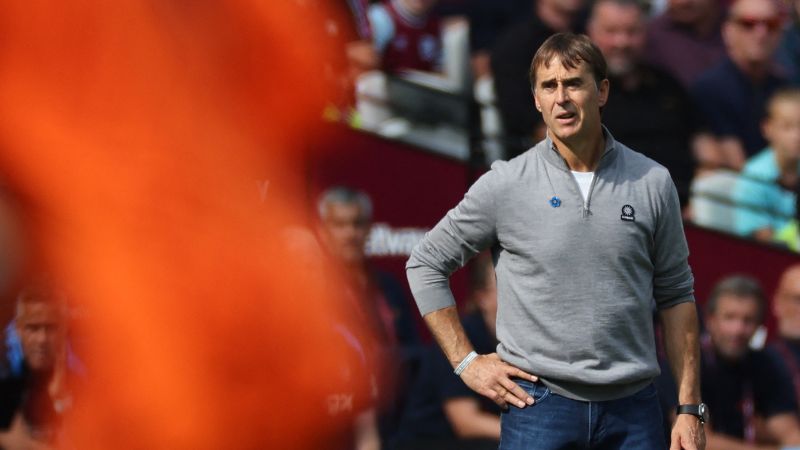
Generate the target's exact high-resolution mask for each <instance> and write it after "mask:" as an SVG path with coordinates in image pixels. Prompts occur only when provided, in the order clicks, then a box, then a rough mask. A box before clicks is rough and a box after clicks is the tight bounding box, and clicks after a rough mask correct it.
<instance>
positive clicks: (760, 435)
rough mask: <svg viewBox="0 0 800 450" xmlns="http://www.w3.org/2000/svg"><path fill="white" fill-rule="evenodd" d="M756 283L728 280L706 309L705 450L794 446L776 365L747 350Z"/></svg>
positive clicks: (760, 305) (758, 319) (760, 310)
mask: <svg viewBox="0 0 800 450" xmlns="http://www.w3.org/2000/svg"><path fill="white" fill-rule="evenodd" d="M764 311H765V301H764V295H763V292H762V290H761V287H760V286H759V285H758V282H757V281H755V280H753V279H751V278H748V277H742V276H731V277H728V278H725V279H724V280H722V281H721V282H720V283H718V284H717V285H716V286H715V288H714V290H713V292H712V294H711V297H710V298H709V300H708V302H707V303H706V328H707V330H708V335H707V336H705V337H704V339H703V344H702V349H703V351H702V359H703V363H702V370H701V380H702V381H701V386H702V391H703V397H704V399H705V400H706V402H708V405H709V408H710V409H711V412H712V413H711V421H710V422H709V424H707V428H706V437H707V439H708V447H707V448H708V449H709V450H755V449H764V448H776V447H769V446H767V445H775V444H781V445H783V446H789V445H794V446H796V445H800V425H798V421H797V417H796V416H795V412H796V408H797V404H796V403H795V401H794V395H793V393H794V391H793V389H792V386H791V383H790V381H789V378H788V374H787V373H786V372H785V371H784V370H783V368H782V367H781V365H780V362H779V360H776V359H774V358H770V357H769V355H767V354H766V353H765V352H761V351H754V350H751V349H750V347H749V343H750V339H751V338H752V337H753V334H754V333H755V332H756V330H757V329H758V327H759V325H761V324H762V323H763V320H764Z"/></svg>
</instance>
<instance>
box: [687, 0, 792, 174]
mask: <svg viewBox="0 0 800 450" xmlns="http://www.w3.org/2000/svg"><path fill="white" fill-rule="evenodd" d="M782 26H783V18H782V17H781V13H780V9H779V7H778V5H777V3H776V2H775V0H737V1H735V2H734V3H733V4H732V5H731V7H730V10H729V12H728V17H727V19H726V20H725V23H724V25H723V27H722V37H723V39H724V41H725V46H726V49H727V52H728V57H727V58H725V59H724V60H723V61H722V62H721V63H720V64H719V65H717V66H715V67H713V68H711V69H709V70H708V71H707V72H705V73H703V74H702V75H700V76H699V77H698V79H697V81H696V82H695V84H694V86H693V87H692V91H691V92H692V97H693V98H694V100H695V103H696V104H697V107H698V109H699V111H700V113H701V114H702V116H703V118H704V120H705V121H706V122H707V124H708V126H709V128H710V131H711V132H712V133H714V135H715V136H716V138H717V141H718V142H717V143H718V145H717V147H716V151H714V152H709V153H706V154H703V155H698V156H699V158H700V160H699V161H698V162H699V164H700V165H701V166H703V167H705V168H719V167H727V168H731V169H734V170H737V171H738V170H741V169H742V167H743V166H744V163H745V160H746V159H747V158H748V157H750V156H752V155H754V154H755V153H756V152H758V151H760V150H761V149H763V148H764V146H765V145H766V141H765V140H764V137H763V136H762V134H761V130H760V129H759V127H760V124H761V120H762V119H763V118H764V114H765V109H766V108H765V107H766V103H767V99H769V98H770V97H771V96H772V94H773V93H774V92H775V91H776V90H777V89H778V88H779V87H780V86H782V85H784V84H785V83H786V80H785V79H784V78H783V77H782V76H780V75H779V74H778V73H777V72H776V71H775V70H774V61H773V59H774V58H773V57H774V54H775V50H776V48H777V46H778V43H779V41H780V37H781V29H782Z"/></svg>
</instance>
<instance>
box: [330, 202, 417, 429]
mask: <svg viewBox="0 0 800 450" xmlns="http://www.w3.org/2000/svg"><path fill="white" fill-rule="evenodd" d="M318 212H319V218H320V227H319V237H320V241H321V242H322V247H323V250H324V251H325V252H326V253H327V254H328V256H329V257H330V258H331V259H332V260H333V262H334V265H336V266H337V267H338V268H339V269H340V271H341V275H342V277H343V278H344V280H345V282H346V283H347V285H348V287H349V292H348V293H346V294H348V295H347V296H348V297H349V298H350V301H351V305H350V306H351V310H352V312H353V314H354V315H355V317H357V322H358V323H361V324H363V325H364V328H365V329H367V331H368V335H367V336H358V338H359V339H360V340H361V342H362V343H363V346H364V352H365V354H366V357H367V358H368V359H369V363H370V364H368V366H370V367H377V368H378V373H377V374H376V376H375V379H376V380H377V386H376V387H377V403H378V405H377V412H378V426H379V428H380V434H381V441H382V442H383V443H384V445H387V444H390V443H391V440H392V439H394V437H395V433H396V432H397V426H398V424H399V420H400V417H401V415H402V412H403V410H404V407H405V399H406V393H407V390H408V386H409V384H410V383H411V382H412V380H413V377H414V375H415V372H416V368H417V366H418V358H419V355H418V353H419V343H420V339H419V335H418V332H417V328H416V323H415V322H414V318H413V316H412V315H411V308H410V305H409V304H408V302H407V301H406V296H405V293H404V292H403V290H402V288H401V286H400V284H399V283H398V282H397V281H396V280H395V279H394V278H393V277H391V276H390V275H389V274H387V273H384V272H381V271H378V270H375V269H373V268H372V267H370V265H369V263H368V261H367V256H366V251H365V247H366V242H367V237H368V236H369V230H370V225H371V221H372V202H371V201H370V199H369V197H368V196H367V194H365V193H364V192H361V191H357V190H354V189H351V188H348V187H344V186H336V187H332V188H330V189H328V190H326V191H325V192H323V193H322V195H321V196H320V200H319V204H318Z"/></svg>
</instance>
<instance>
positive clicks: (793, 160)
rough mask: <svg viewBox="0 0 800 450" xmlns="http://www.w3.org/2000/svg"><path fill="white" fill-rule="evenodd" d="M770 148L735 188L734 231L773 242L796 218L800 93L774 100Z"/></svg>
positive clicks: (767, 123) (785, 92) (768, 122)
mask: <svg viewBox="0 0 800 450" xmlns="http://www.w3.org/2000/svg"><path fill="white" fill-rule="evenodd" d="M762 129H763V133H764V136H765V137H766V139H767V141H768V143H769V145H768V146H767V148H765V149H764V150H762V151H761V152H760V153H758V154H756V155H754V156H753V157H752V158H750V159H749V160H748V161H747V163H746V164H745V166H744V169H743V170H742V173H741V177H740V179H739V180H738V181H737V183H736V186H735V187H734V192H733V200H734V202H735V204H736V206H737V208H736V212H735V217H734V220H735V223H734V228H735V230H736V232H737V233H738V234H740V235H742V236H749V237H752V238H755V239H757V240H760V241H771V240H772V239H773V238H774V237H775V234H776V232H777V231H778V230H780V229H782V228H784V227H785V226H786V225H787V224H789V221H790V220H792V218H793V217H794V216H795V213H796V207H795V197H796V196H795V194H794V192H795V190H796V189H797V187H798V179H799V177H798V175H799V174H800V90H798V89H794V88H792V89H782V90H779V91H778V92H776V93H775V94H774V95H773V96H772V98H770V100H769V103H768V105H767V116H766V118H765V119H764V122H763V123H762Z"/></svg>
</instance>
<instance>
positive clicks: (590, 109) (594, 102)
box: [533, 56, 608, 142]
mask: <svg viewBox="0 0 800 450" xmlns="http://www.w3.org/2000/svg"><path fill="white" fill-rule="evenodd" d="M533 96H534V100H535V102H536V109H538V110H539V111H540V112H541V113H542V119H543V120H544V123H545V124H546V125H547V128H548V130H549V131H550V133H552V134H553V135H554V137H556V138H558V139H559V140H561V141H562V142H575V141H576V140H578V141H579V140H581V139H588V138H589V136H588V135H587V133H588V132H590V127H591V126H592V124H594V123H599V121H600V107H601V106H603V105H605V103H606V100H608V80H602V81H601V82H600V83H597V82H596V81H595V79H594V76H593V74H592V71H591V68H590V67H589V65H588V64H586V63H585V62H583V61H581V63H580V64H579V65H578V66H577V67H574V68H568V67H564V65H563V64H562V63H561V59H560V58H558V57H557V56H556V57H554V58H553V59H552V60H551V61H550V65H549V67H548V66H545V65H544V64H543V65H541V66H540V67H538V68H537V69H536V86H535V88H534V91H533Z"/></svg>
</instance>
